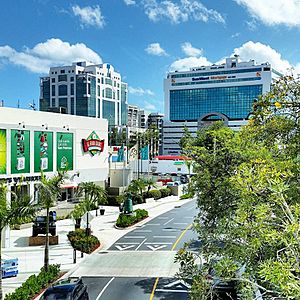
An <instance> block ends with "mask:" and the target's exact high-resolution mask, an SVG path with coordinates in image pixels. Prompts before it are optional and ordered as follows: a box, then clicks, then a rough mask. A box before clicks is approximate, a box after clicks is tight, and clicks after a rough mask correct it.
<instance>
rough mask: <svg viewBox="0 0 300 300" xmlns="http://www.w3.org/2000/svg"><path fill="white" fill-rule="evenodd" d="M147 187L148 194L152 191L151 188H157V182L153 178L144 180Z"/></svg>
mask: <svg viewBox="0 0 300 300" xmlns="http://www.w3.org/2000/svg"><path fill="white" fill-rule="evenodd" d="M144 183H145V185H147V186H148V187H147V192H149V191H150V189H151V187H156V181H155V180H154V179H152V178H147V179H144Z"/></svg>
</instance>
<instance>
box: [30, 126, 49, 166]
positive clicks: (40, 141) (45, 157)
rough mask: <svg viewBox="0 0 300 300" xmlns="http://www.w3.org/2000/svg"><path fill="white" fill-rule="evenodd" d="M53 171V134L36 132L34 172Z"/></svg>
mask: <svg viewBox="0 0 300 300" xmlns="http://www.w3.org/2000/svg"><path fill="white" fill-rule="evenodd" d="M40 171H44V172H52V171H53V132H47V131H35V132H34V172H40Z"/></svg>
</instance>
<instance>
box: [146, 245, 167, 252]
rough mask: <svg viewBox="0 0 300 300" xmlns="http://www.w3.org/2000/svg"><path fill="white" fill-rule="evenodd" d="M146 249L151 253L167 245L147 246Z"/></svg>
mask: <svg viewBox="0 0 300 300" xmlns="http://www.w3.org/2000/svg"><path fill="white" fill-rule="evenodd" d="M147 247H148V248H149V249H151V250H152V251H156V250H160V249H163V248H165V247H167V245H153V246H151V245H147Z"/></svg>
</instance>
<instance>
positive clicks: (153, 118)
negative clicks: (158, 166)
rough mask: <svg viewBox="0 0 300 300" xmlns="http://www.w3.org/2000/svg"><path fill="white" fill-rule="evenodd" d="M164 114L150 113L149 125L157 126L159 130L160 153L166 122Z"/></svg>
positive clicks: (160, 151) (149, 126)
mask: <svg viewBox="0 0 300 300" xmlns="http://www.w3.org/2000/svg"><path fill="white" fill-rule="evenodd" d="M163 118H164V115H163V114H160V113H151V114H149V115H148V120H147V127H148V128H151V126H155V128H156V129H157V130H158V137H159V141H158V153H159V155H161V154H162V141H163V124H164V119H163Z"/></svg>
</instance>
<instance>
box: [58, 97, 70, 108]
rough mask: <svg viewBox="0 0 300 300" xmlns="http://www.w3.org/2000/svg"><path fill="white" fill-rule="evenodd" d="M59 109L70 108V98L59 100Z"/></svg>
mask: <svg viewBox="0 0 300 300" xmlns="http://www.w3.org/2000/svg"><path fill="white" fill-rule="evenodd" d="M59 107H65V108H67V107H68V98H60V99H59Z"/></svg>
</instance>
